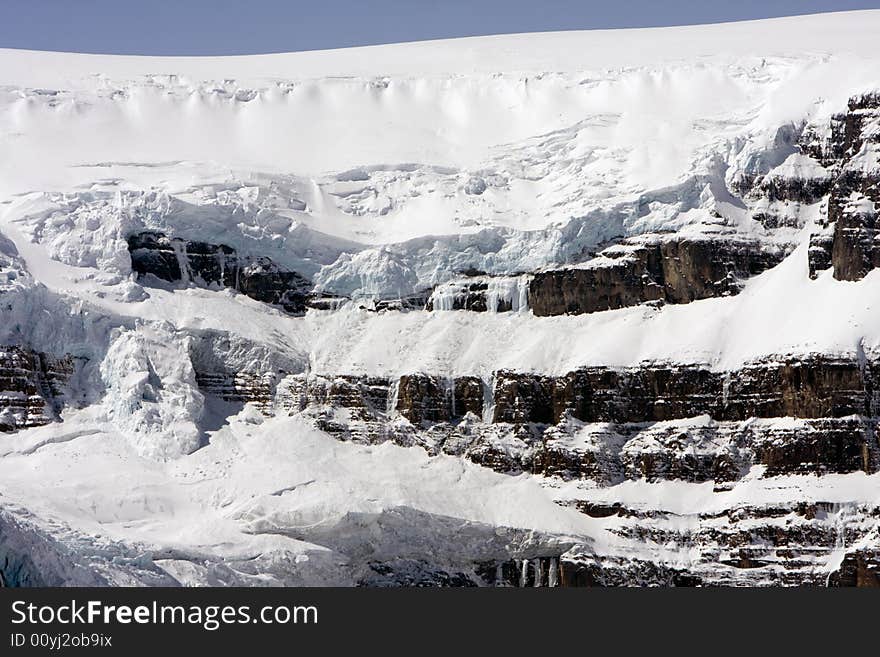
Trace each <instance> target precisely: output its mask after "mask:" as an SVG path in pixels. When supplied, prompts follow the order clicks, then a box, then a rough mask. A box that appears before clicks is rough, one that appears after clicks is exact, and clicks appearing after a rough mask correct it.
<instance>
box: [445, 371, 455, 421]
mask: <svg viewBox="0 0 880 657" xmlns="http://www.w3.org/2000/svg"><path fill="white" fill-rule="evenodd" d="M446 386H447V389H448V390H449V397H450V400H451V403H452V417H458V416H457V415H456V413H455V378H454V377H448V378H447V379H446Z"/></svg>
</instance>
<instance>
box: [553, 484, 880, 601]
mask: <svg viewBox="0 0 880 657" xmlns="http://www.w3.org/2000/svg"><path fill="white" fill-rule="evenodd" d="M577 508H579V509H581V510H584V512H588V513H590V515H593V517H610V516H612V515H613V516H617V518H618V519H619V520H618V523H617V528H616V529H615V533H617V534H618V535H619V536H621V537H625V538H627V539H629V540H632V541H637V542H641V543H642V544H643V545H644V546H645V548H646V549H647V552H648V553H650V551H651V547H650V546H667V545H670V544H673V543H674V544H676V545H682V546H686V547H687V550H688V552H689V557H688V559H687V560H688V561H689V564H688V565H686V566H685V567H682V565H681V562H680V561H678V563H676V564H675V566H672V565H669V564H666V563H665V560H664V559H663V558H662V557H660V558H657V559H656V560H654V559H651V558H650V557H637V558H632V557H631V556H630V555H629V554H626V553H624V554H607V555H604V554H603V555H601V556H596V555H594V554H589V553H584V554H579V553H578V551H577V550H571V551H569V552H568V553H566V554H564V555H562V559H561V563H560V566H561V567H560V571H561V574H562V577H561V583H562V585H563V586H566V585H574V586H634V585H642V586H645V585H647V586H731V585H736V586H768V585H775V586H876V585H877V584H878V580H877V575H878V565H880V564H878V559H877V556H878V555H877V551H876V550H874V549H872V548H867V549H865V548H860V549H855V550H850V551H847V552H845V554H844V557H843V562H842V563H841V565H840V566H839V567H838V568H837V569H836V570H835V571H834V572H833V573H831V574H830V576H829V574H828V569H827V561H826V560H827V559H828V555H829V554H832V553H834V552H835V551H837V550H845V548H843V547H842V546H843V545H844V544H850V543H852V544H859V543H861V542H863V541H865V540H866V539H868V540H870V539H871V538H872V537H871V535H870V532H871V531H872V530H871V529H870V527H871V524H872V521H873V520H875V519H876V518H877V517H878V513H880V510H878V508H877V507H870V506H865V505H862V506H861V507H858V508H852V507H848V506H847V505H839V504H835V503H830V502H800V501H785V502H779V503H775V504H772V505H767V506H755V505H748V504H741V505H735V506H732V507H730V508H727V509H724V510H722V511H713V512H708V513H694V514H688V515H687V516H685V517H682V516H681V515H679V514H676V513H669V512H666V511H660V510H654V509H647V510H641V509H630V508H626V507H624V506H622V505H617V506H616V507H614V508H611V509H610V510H611V511H612V512H611V513H609V514H608V515H606V510H608V508H607V507H601V506H600V509H599V511H598V513H600V514H601V515H595V514H596V513H597V512H596V511H594V509H593V506H591V505H589V504H587V503H579V504H577ZM866 521H868V522H866ZM874 531H876V530H874Z"/></svg>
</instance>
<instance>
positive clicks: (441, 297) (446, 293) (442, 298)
mask: <svg viewBox="0 0 880 657" xmlns="http://www.w3.org/2000/svg"><path fill="white" fill-rule="evenodd" d="M459 294H460V290H459V286H457V285H456V284H455V283H444V284H443V285H438V286H437V287H435V288H434V291H433V292H431V307H432V308H433V309H434V310H454V309H455V299H456V297H457V296H458V295H459Z"/></svg>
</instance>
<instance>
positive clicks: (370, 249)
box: [0, 10, 880, 585]
mask: <svg viewBox="0 0 880 657" xmlns="http://www.w3.org/2000/svg"><path fill="white" fill-rule="evenodd" d="M878 34H880V10H878V11H864V12H847V13H837V14H828V15H815V16H807V17H796V18H785V19H775V20H766V21H756V22H747V23H737V24H726V25H712V26H697V27H681V28H664V29H649V30H641V29H640V30H618V31H592V32H563V33H548V34H532V35H511V36H497V37H480V38H470V39H458V40H451V41H437V42H424V43H413V44H395V45H388V46H376V47H368V48H353V49H347V50H339V51H326V52H308V53H290V54H282V55H263V56H251V57H217V58H147V57H115V56H93V55H76V54H62V53H43V52H30V51H14V50H2V49H0V345H12V344H25V345H29V346H30V347H31V348H33V349H34V350H37V351H40V352H45V353H47V354H51V355H53V356H57V357H59V358H61V357H63V356H65V355H68V354H70V355H72V357H74V358H77V359H79V361H78V362H80V364H81V365H80V366H79V369H77V376H78V377H79V379H78V380H76V381H74V382H72V383H71V387H72V389H74V390H75V391H76V392H75V395H76V399H74V400H71V401H72V402H75V403H71V404H69V405H67V406H65V408H64V410H63V412H62V416H63V422H61V423H57V422H53V423H51V424H48V425H46V426H41V427H36V428H31V429H26V430H22V431H19V432H17V433H14V434H0V562H2V557H3V556H4V554H5V553H8V554H18V555H20V554H27V555H28V558H29V559H30V563H31V564H32V569H33V570H35V571H38V572H40V573H41V574H42V576H43V578H44V579H43V581H44V583H48V584H53V583H54V584H83V583H85V584H132V583H138V584H174V583H181V584H186V585H220V584H254V585H277V584H280V585H330V584H339V585H352V584H355V583H358V582H363V581H364V578H365V577H367V575H368V574H369V572H370V571H369V567H368V564H369V563H371V562H394V563H401V564H410V563H417V562H426V561H430V563H431V564H432V565H433V566H435V567H437V568H446V569H448V570H449V571H450V572H452V571H455V570H456V569H458V570H467V569H468V568H470V567H471V565H472V564H473V563H475V562H489V561H493V560H499V561H503V560H505V559H514V558H516V559H522V558H531V557H532V556H535V555H537V556H540V555H543V554H551V553H553V554H561V553H562V552H564V551H565V550H568V549H570V548H572V547H576V548H577V549H578V550H581V551H583V552H592V551H594V550H595V551H596V552H597V553H603V551H604V552H605V553H613V554H618V555H620V554H623V555H629V554H630V553H631V552H632V551H633V550H637V549H638V547H637V546H636V544H635V543H634V542H633V539H631V538H627V537H624V536H622V535H617V534H615V533H613V532H609V531H606V529H608V527H612V528H613V526H616V525H613V523H615V522H617V520H616V519H615V518H611V519H609V518H594V517H590V516H588V515H585V514H583V513H580V512H579V511H578V510H577V509H576V508H574V507H572V506H571V505H570V504H567V502H570V501H571V500H574V499H580V500H587V501H592V502H602V503H609V504H610V503H612V502H622V503H625V504H627V505H629V506H630V507H631V508H640V509H652V508H656V509H665V510H667V511H670V510H671V511H674V512H675V513H678V514H681V516H682V517H685V516H688V514H691V516H693V517H695V515H696V514H699V513H706V512H708V510H712V509H716V510H721V509H727V508H730V507H731V506H732V505H736V504H751V505H762V504H772V503H774V502H775V501H776V500H777V499H780V498H785V499H788V500H791V499H803V500H806V501H822V502H829V503H831V502H833V503H835V504H840V505H843V506H841V507H840V508H844V507H846V505H847V504H849V505H858V504H875V505H876V504H878V503H880V493H878V491H880V475H878V474H874V475H867V474H864V473H851V474H840V475H829V476H827V477H817V476H813V475H804V476H794V475H791V476H786V477H777V478H773V479H762V478H761V476H760V475H761V472H760V471H758V470H757V469H756V471H755V472H754V473H750V474H749V476H748V477H747V479H746V480H744V481H743V482H742V483H741V484H739V485H738V486H736V487H735V488H733V489H731V490H729V491H721V492H718V491H715V492H713V486H712V484H711V483H690V482H684V481H664V482H655V483H649V482H647V481H644V480H642V481H625V482H623V483H616V484H615V485H611V486H606V487H602V486H598V485H594V484H592V483H589V482H584V481H567V482H563V481H561V480H554V479H552V478H544V477H540V476H536V475H529V474H520V475H516V476H511V475H505V474H499V473H496V472H494V471H492V470H490V469H489V468H486V467H481V466H479V465H477V464H475V463H471V462H469V461H467V460H465V459H462V458H458V457H456V456H449V455H445V454H440V455H429V454H428V453H427V452H425V451H424V450H423V449H421V448H419V447H402V446H398V445H395V444H392V443H391V442H388V443H383V444H380V445H361V444H354V443H350V442H339V441H337V440H335V439H334V438H332V437H330V436H329V435H327V434H326V433H324V432H322V431H320V430H318V429H316V428H315V426H313V425H312V424H310V423H309V422H307V421H306V420H304V419H303V418H301V417H299V416H296V415H294V416H291V417H287V416H285V415H283V414H280V413H279V414H277V415H276V416H275V417H268V416H266V415H265V414H263V413H261V412H260V410H259V409H258V408H257V407H256V406H255V405H254V404H246V405H244V406H243V407H241V406H240V405H239V406H235V405H230V404H225V403H224V402H222V401H220V400H218V399H216V398H214V397H212V396H211V395H207V394H205V393H204V391H203V390H202V389H201V387H200V383H199V381H198V380H197V370H198V369H199V367H204V366H205V363H212V364H213V366H215V367H220V366H221V365H222V367H224V368H229V369H231V370H234V371H236V372H245V373H251V372H256V373H259V372H263V371H267V370H275V371H284V372H286V373H289V374H317V375H327V376H331V377H332V376H336V375H342V374H344V375H368V376H389V377H399V376H401V375H404V374H409V373H414V372H428V373H431V374H435V375H441V376H446V377H456V376H474V377H478V378H480V379H481V380H483V381H491V378H492V375H493V372H495V371H496V370H499V369H510V370H517V371H524V372H538V373H543V374H549V375H563V374H565V373H567V372H570V371H572V370H573V369H576V368H578V367H581V366H584V365H606V366H621V367H624V366H635V365H638V364H640V363H645V362H659V363H664V362H665V363H686V364H701V365H707V366H708V367H709V368H710V369H712V370H715V371H727V370H733V369H736V368H737V367H739V366H741V365H742V364H743V363H747V362H751V361H755V360H758V359H761V358H764V357H768V356H774V357H775V356H782V355H791V354H794V355H809V354H838V355H847V356H852V357H864V354H866V353H867V354H869V355H874V356H875V357H876V356H880V271H878V270H874V271H872V272H871V273H869V274H868V275H867V276H865V277H864V279H863V280H860V281H856V282H849V281H839V280H836V279H834V277H833V276H832V272H831V271H825V272H823V273H821V274H820V275H819V276H818V278H816V279H815V280H811V279H810V278H809V276H808V270H807V249H808V246H809V239H810V235H811V234H812V233H814V232H816V231H817V230H818V228H817V226H818V223H817V222H818V220H819V218H820V215H821V213H822V212H823V211H824V210H825V208H824V207H823V206H822V204H821V203H816V204H815V205H813V206H809V207H808V206H807V204H805V205H804V206H802V207H798V208H796V209H795V210H791V209H790V208H789V211H791V212H796V213H797V218H798V221H799V222H800V223H799V225H794V224H793V225H791V226H789V227H783V228H781V229H775V230H770V229H768V228H766V227H765V226H762V225H761V224H760V223H759V222H756V221H753V220H752V218H751V214H750V212H751V211H753V210H754V209H755V208H752V207H747V206H746V204H744V202H743V200H742V199H741V198H740V196H739V195H738V193H737V192H736V189H737V185H738V184H739V183H740V182H741V181H742V180H744V179H747V178H749V177H756V176H764V175H767V174H770V177H772V176H774V175H778V176H779V177H782V178H797V179H804V180H820V181H821V180H826V179H828V178H829V176H830V175H831V174H830V173H829V171H828V170H827V169H826V168H824V167H822V166H821V165H819V164H817V163H816V162H815V160H811V159H808V158H805V157H803V156H802V155H801V154H800V153H798V151H797V149H796V147H795V143H796V141H797V138H798V137H799V136H800V135H801V134H802V133H803V131H804V130H805V128H807V127H808V126H809V127H811V128H814V129H816V130H822V129H826V127H827V124H828V121H829V120H830V118H831V116H832V115H833V114H835V113H837V112H840V111H841V109H845V108H846V104H847V100H848V99H849V98H850V97H852V96H854V95H856V94H860V93H863V92H869V91H874V90H876V89H878V87H880V80H878V75H877V73H878V71H880V50H878V48H877V35H878ZM872 157H873V158H874V159H872ZM863 160H864V161H863V162H862V166H864V167H865V168H866V169H867V170H871V171H876V170H877V169H878V168H880V166H878V163H877V161H876V152H875V153H873V155H872V153H871V152H869V151H866V152H865V153H864V157H863ZM141 231H158V232H162V233H165V234H167V235H169V236H175V237H179V238H182V239H185V240H194V241H198V240H202V241H206V242H213V243H216V244H225V245H229V246H230V247H232V248H234V249H235V250H236V251H237V252H238V253H241V254H245V255H247V256H253V257H258V256H266V257H269V258H271V259H272V260H273V261H274V262H275V263H277V264H279V265H281V266H283V267H285V268H288V269H290V270H293V271H296V272H299V273H301V274H303V275H304V276H307V277H308V278H310V279H311V280H312V281H313V282H314V283H315V285H316V289H317V290H319V291H321V292H323V293H326V294H328V295H330V294H332V295H338V296H340V297H345V300H344V301H343V302H341V303H340V304H339V307H337V308H335V309H332V310H315V309H311V310H309V311H308V312H307V313H306V314H305V316H303V317H291V316H289V315H288V314H285V313H284V312H282V311H280V310H278V309H276V308H273V307H270V306H268V305H267V304H265V303H261V302H259V301H255V300H253V299H251V298H248V297H247V296H245V295H244V294H239V293H236V292H235V291H233V290H231V289H229V288H226V289H223V288H222V286H217V285H215V286H214V287H212V288H207V287H203V286H197V285H183V286H173V285H164V286H163V285H160V284H157V285H148V284H145V283H144V281H143V280H138V278H137V276H136V275H135V272H133V270H132V262H131V258H130V255H129V245H128V242H127V238H128V237H129V236H130V235H131V234H133V233H137V232H141ZM648 233H651V234H655V233H662V234H672V233H676V234H679V235H684V236H692V237H705V236H717V235H721V234H727V233H730V234H735V235H738V236H748V237H749V238H756V239H758V240H762V241H763V242H764V243H766V244H770V245H774V244H778V245H780V247H783V246H784V247H786V248H790V249H791V253H790V255H788V256H787V257H786V258H785V260H783V262H782V263H781V264H780V265H778V266H776V267H774V268H772V269H768V270H767V271H764V272H763V273H761V274H759V275H757V276H755V277H753V278H750V279H749V280H748V281H746V283H745V286H744V289H743V291H742V292H741V293H740V294H738V295H736V296H729V297H728V296H725V297H718V298H712V299H704V300H700V301H695V302H693V303H688V304H682V305H651V304H643V305H637V306H632V307H628V308H620V309H617V310H609V311H604V312H596V313H590V314H583V315H563V316H556V317H538V316H535V315H534V314H533V313H532V312H531V310H530V309H529V308H528V307H527V304H526V303H525V302H524V301H522V302H521V301H519V300H520V299H523V298H524V296H523V291H522V290H523V289H525V288H521V287H519V285H521V284H522V285H525V284H526V283H527V275H528V274H529V273H533V272H537V271H542V270H545V269H549V268H553V267H558V266H560V265H566V264H568V265H579V266H583V263H584V261H585V260H587V259H588V257H589V256H592V255H594V254H595V253H597V252H598V251H599V250H601V249H602V248H604V247H606V246H607V245H608V244H610V243H611V242H613V241H615V240H620V239H622V238H631V237H638V236H641V235H646V234H648ZM593 264H595V263H593ZM466 271H475V272H480V274H481V275H483V276H494V275H502V276H508V277H510V279H502V282H494V281H497V280H499V279H494V278H493V279H488V280H489V284H490V285H495V286H497V287H496V288H492V290H493V291H492V293H493V294H494V295H495V296H493V297H492V298H493V299H495V300H497V299H513V300H514V308H513V312H504V313H498V312H483V313H473V312H463V311H457V310H451V308H452V301H451V297H450V296H449V294H447V295H446V296H445V297H444V290H446V291H447V292H448V291H449V290H452V289H454V287H455V285H456V281H458V280H459V279H460V278H461V275H462V272H466ZM436 286H439V287H436ZM444 286H447V287H444ZM435 287H436V289H435V290H434V292H433V297H432V299H434V308H435V310H434V311H432V312H427V311H422V310H415V311H411V312H391V311H389V312H373V311H371V310H368V309H366V308H365V307H370V306H371V304H374V303H375V302H377V301H379V300H389V299H392V300H393V299H398V298H404V297H408V296H410V295H414V294H419V293H423V292H425V291H426V290H431V289H433V288H435ZM444 299H445V300H444ZM493 303H495V302H494V301H493ZM194 345H195V346H194ZM199 345H202V346H199ZM194 353H195V354H198V357H197V358H196V357H194V356H193V354H194ZM218 364H219V365H218ZM0 392H2V391H0ZM557 502H563V503H566V504H559V503H557ZM846 508H849V507H846ZM839 512H841V511H840V509H837V510H836V511H835V513H839ZM691 516H688V517H691ZM682 522H685V521H684V520H682ZM844 547H845V546H844ZM841 550H843V547H841ZM660 553H662V554H660ZM658 555H659V556H658ZM658 555H654V557H655V558H661V557H662V558H663V559H665V560H666V562H668V563H673V564H678V565H687V563H689V560H691V559H692V558H694V555H693V554H690V553H689V552H687V551H686V550H679V549H678V548H669V551H668V552H665V553H664V552H663V550H660V552H658ZM842 555H843V552H842V551H841V552H840V559H842V558H843V557H842ZM840 559H837V561H834V560H831V561H829V562H828V563H829V564H831V565H829V568H831V566H832V565H833V566H835V567H836V566H837V565H839V564H840ZM406 567H408V566H405V565H404V566H401V568H406Z"/></svg>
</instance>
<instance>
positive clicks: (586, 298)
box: [529, 237, 785, 316]
mask: <svg viewBox="0 0 880 657" xmlns="http://www.w3.org/2000/svg"><path fill="white" fill-rule="evenodd" d="M599 255H600V256H603V257H602V258H600V259H598V260H597V261H596V264H594V265H591V264H590V263H587V265H586V266H583V267H578V268H567V269H558V270H550V271H544V272H538V273H536V274H535V275H534V278H533V279H532V282H531V284H530V286H529V307H530V308H531V309H532V311H533V312H534V313H535V315H538V316H547V315H562V314H580V313H591V312H598V311H602V310H614V309H616V308H623V307H626V306H633V305H636V304H639V303H644V302H647V301H665V302H667V303H690V302H691V301H696V300H699V299H708V298H711V297H717V296H724V295H730V294H736V293H737V292H739V289H740V285H741V281H742V279H745V278H748V277H750V276H754V275H755V274H759V273H761V272H762V271H764V270H766V269H769V268H771V267H774V266H776V265H777V264H779V262H781V260H782V259H783V257H784V256H785V251H784V250H782V249H776V248H772V249H768V248H767V247H766V246H764V245H762V244H761V243H759V242H758V241H754V240H752V241H750V240H745V239H743V238H734V237H727V238H724V237H719V238H716V239H709V238H705V239H678V238H673V239H663V240H657V241H656V242H653V243H651V242H644V241H641V242H636V241H633V240H630V241H626V242H624V243H623V245H621V246H618V247H612V248H611V249H607V250H606V251H604V252H602V253H600V254H599Z"/></svg>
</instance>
